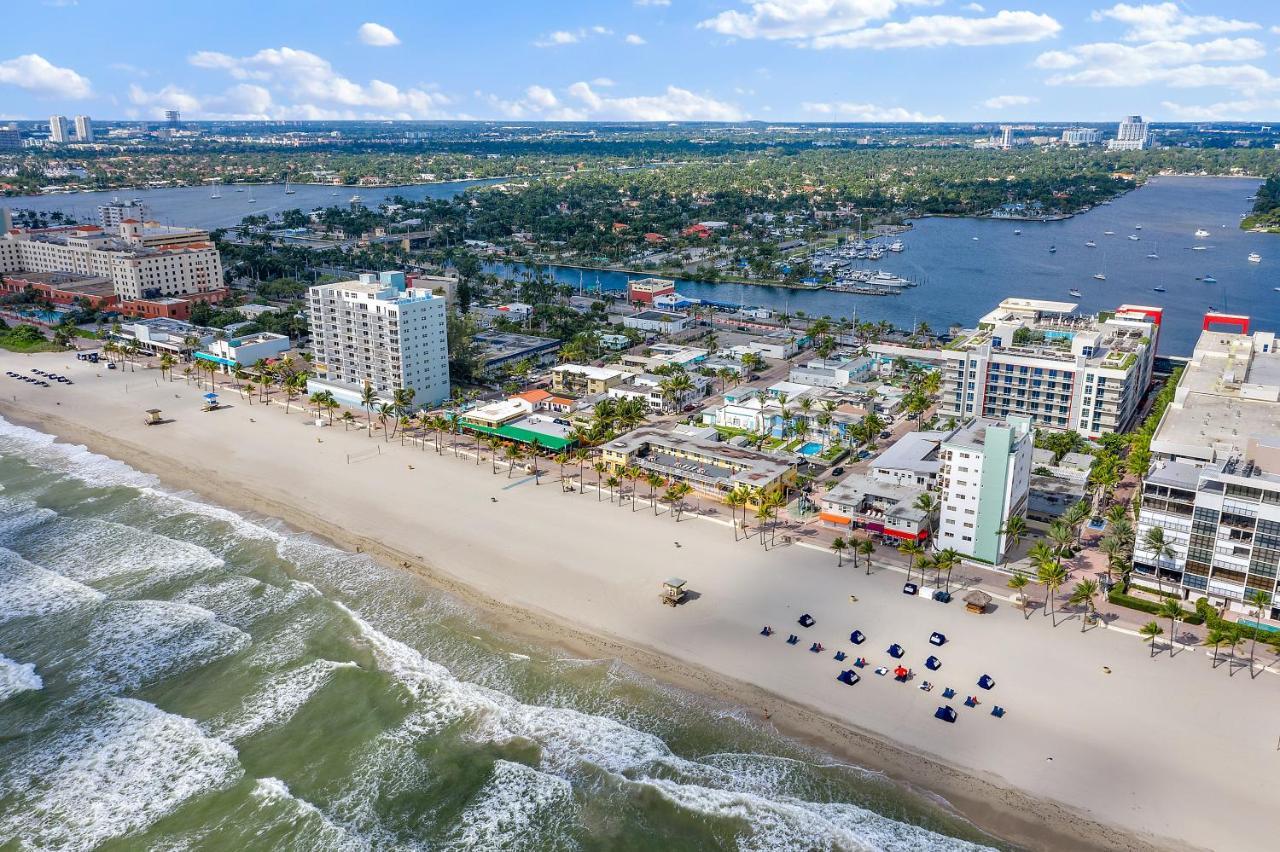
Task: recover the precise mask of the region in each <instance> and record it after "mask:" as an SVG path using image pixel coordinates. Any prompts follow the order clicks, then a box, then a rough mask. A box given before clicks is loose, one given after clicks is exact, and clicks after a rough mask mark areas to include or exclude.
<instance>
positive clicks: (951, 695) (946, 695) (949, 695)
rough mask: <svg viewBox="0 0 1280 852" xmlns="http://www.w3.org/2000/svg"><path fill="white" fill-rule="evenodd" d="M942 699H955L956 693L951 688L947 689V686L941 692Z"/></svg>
mask: <svg viewBox="0 0 1280 852" xmlns="http://www.w3.org/2000/svg"><path fill="white" fill-rule="evenodd" d="M942 697H943V698H955V697H956V691H955V690H954V689H952V688H951V687H949V686H948V687H947V688H946V689H944V690H942Z"/></svg>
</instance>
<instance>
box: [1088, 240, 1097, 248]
mask: <svg viewBox="0 0 1280 852" xmlns="http://www.w3.org/2000/svg"><path fill="white" fill-rule="evenodd" d="M1085 245H1086V246H1088V247H1089V248H1097V247H1098V244H1097V243H1095V242H1094V241H1093V240H1089V241H1088V242H1087V243H1085Z"/></svg>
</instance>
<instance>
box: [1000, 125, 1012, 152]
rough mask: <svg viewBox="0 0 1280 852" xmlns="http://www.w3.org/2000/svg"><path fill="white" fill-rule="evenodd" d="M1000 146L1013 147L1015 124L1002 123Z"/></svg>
mask: <svg viewBox="0 0 1280 852" xmlns="http://www.w3.org/2000/svg"><path fill="white" fill-rule="evenodd" d="M1000 147H1001V148H1012V147H1013V125H1012V124H1002V125H1000Z"/></svg>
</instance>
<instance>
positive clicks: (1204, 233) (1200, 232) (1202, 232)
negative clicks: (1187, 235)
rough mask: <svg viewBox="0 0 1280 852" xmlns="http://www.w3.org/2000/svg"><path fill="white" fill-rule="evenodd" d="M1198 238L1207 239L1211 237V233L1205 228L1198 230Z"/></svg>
mask: <svg viewBox="0 0 1280 852" xmlns="http://www.w3.org/2000/svg"><path fill="white" fill-rule="evenodd" d="M1196 236H1197V237H1201V238H1203V237H1207V236H1209V232H1208V231H1206V230H1205V229H1204V228H1196Z"/></svg>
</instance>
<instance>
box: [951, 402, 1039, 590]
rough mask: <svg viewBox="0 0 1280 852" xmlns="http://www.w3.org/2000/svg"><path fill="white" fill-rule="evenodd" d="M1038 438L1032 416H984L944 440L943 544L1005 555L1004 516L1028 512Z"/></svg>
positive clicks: (990, 558) (978, 555) (993, 559)
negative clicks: (1005, 419)
mask: <svg viewBox="0 0 1280 852" xmlns="http://www.w3.org/2000/svg"><path fill="white" fill-rule="evenodd" d="M1033 443H1034V439H1033V432H1032V429H1031V420H1030V418H1027V417H1010V418H1009V419H1008V420H1007V421H999V420H989V419H987V418H982V417H980V418H977V419H975V420H971V421H969V422H968V423H966V424H965V425H964V426H962V427H961V428H960V429H959V430H957V431H956V433H955V434H954V435H952V436H951V437H950V438H948V439H946V440H945V441H943V442H942V444H941V449H940V451H939V454H938V455H939V458H940V459H941V460H942V467H941V469H940V470H939V473H938V484H939V486H940V487H941V489H942V512H941V516H940V517H939V519H938V535H937V538H936V542H937V546H938V547H939V548H948V547H951V548H955V549H956V550H957V551H959V552H960V553H962V554H964V555H965V556H972V557H973V558H975V559H979V560H982V561H983V562H989V563H991V564H993V565H994V564H996V563H998V562H1000V561H1001V560H1002V559H1003V558H1004V555H1005V549H1006V547H1007V544H1008V542H1007V541H1006V537H1005V535H1004V533H1003V532H1002V530H1003V529H1004V527H1005V522H1006V521H1008V520H1009V518H1011V517H1013V516H1014V515H1021V514H1024V513H1025V512H1026V508H1027V495H1028V493H1029V490H1030V486H1031V459H1032V455H1033V450H1034V447H1033Z"/></svg>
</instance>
